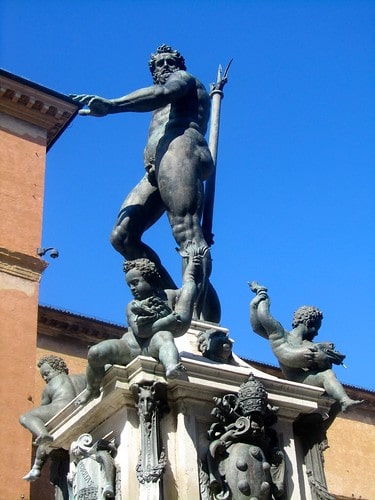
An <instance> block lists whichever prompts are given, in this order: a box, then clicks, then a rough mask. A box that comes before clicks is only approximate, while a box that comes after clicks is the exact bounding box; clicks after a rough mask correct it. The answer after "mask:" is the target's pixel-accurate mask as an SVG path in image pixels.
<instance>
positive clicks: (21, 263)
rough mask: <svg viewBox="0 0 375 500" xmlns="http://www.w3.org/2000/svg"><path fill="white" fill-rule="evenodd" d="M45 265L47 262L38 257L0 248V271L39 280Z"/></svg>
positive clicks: (30, 279)
mask: <svg viewBox="0 0 375 500" xmlns="http://www.w3.org/2000/svg"><path fill="white" fill-rule="evenodd" d="M47 265H48V264H47V262H46V261H45V260H42V259H40V258H39V257H33V256H31V255H27V254H24V253H21V252H11V251H9V250H8V249H6V248H0V272H3V273H7V274H11V275H12V276H17V277H18V278H22V279H27V280H29V281H35V282H39V281H40V277H41V275H42V273H43V271H44V270H45V268H46V267H47Z"/></svg>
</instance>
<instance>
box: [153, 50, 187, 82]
mask: <svg viewBox="0 0 375 500" xmlns="http://www.w3.org/2000/svg"><path fill="white" fill-rule="evenodd" d="M158 54H172V56H173V57H174V59H175V61H176V66H177V67H178V68H180V69H183V70H186V65H185V59H184V58H183V56H182V55H181V54H180V53H179V51H178V50H174V49H172V47H170V46H169V45H165V44H163V45H160V47H158V48H157V49H156V52H155V54H151V57H150V60H149V61H148V67H149V68H150V71H151V74H152V76H153V77H154V71H155V63H156V56H157V55H158ZM154 83H155V79H154Z"/></svg>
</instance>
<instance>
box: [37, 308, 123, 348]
mask: <svg viewBox="0 0 375 500" xmlns="http://www.w3.org/2000/svg"><path fill="white" fill-rule="evenodd" d="M126 331H127V328H126V327H125V326H121V325H115V324H112V323H108V322H105V321H101V320H99V319H95V318H88V317H86V316H82V315H79V314H73V313H70V312H67V311H62V310H59V309H54V308H52V307H47V306H42V305H39V311H38V335H47V336H49V337H58V338H59V339H60V340H61V342H65V341H67V342H69V343H71V342H83V343H85V344H86V345H94V344H97V343H98V342H100V341H101V340H107V339H114V338H117V339H119V338H121V337H122V336H123V335H124V333H126ZM63 339H66V340H63Z"/></svg>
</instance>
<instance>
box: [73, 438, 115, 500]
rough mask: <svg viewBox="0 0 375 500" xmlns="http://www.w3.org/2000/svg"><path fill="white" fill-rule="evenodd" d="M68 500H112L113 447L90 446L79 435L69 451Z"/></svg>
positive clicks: (102, 443) (89, 440) (106, 443)
mask: <svg viewBox="0 0 375 500" xmlns="http://www.w3.org/2000/svg"><path fill="white" fill-rule="evenodd" d="M70 455H71V465H70V471H69V474H68V486H69V499H70V500H76V499H81V498H82V499H85V500H104V499H107V498H115V494H116V491H115V489H116V488H115V486H116V467H115V463H114V460H113V458H114V457H115V455H116V447H115V445H114V444H113V443H111V442H109V441H106V440H99V441H97V442H96V443H94V442H93V438H92V436H91V435H90V434H82V435H81V436H79V438H78V439H77V440H76V441H73V442H72V444H71V447H70Z"/></svg>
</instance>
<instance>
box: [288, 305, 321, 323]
mask: <svg viewBox="0 0 375 500" xmlns="http://www.w3.org/2000/svg"><path fill="white" fill-rule="evenodd" d="M322 319H323V313H322V311H320V310H319V309H318V308H317V307H314V306H302V307H300V308H299V309H297V311H295V313H294V314H293V322H292V327H293V328H295V327H296V326H298V325H300V324H301V323H302V324H303V325H305V326H307V328H310V327H312V326H315V325H316V324H317V323H321V321H322Z"/></svg>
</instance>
